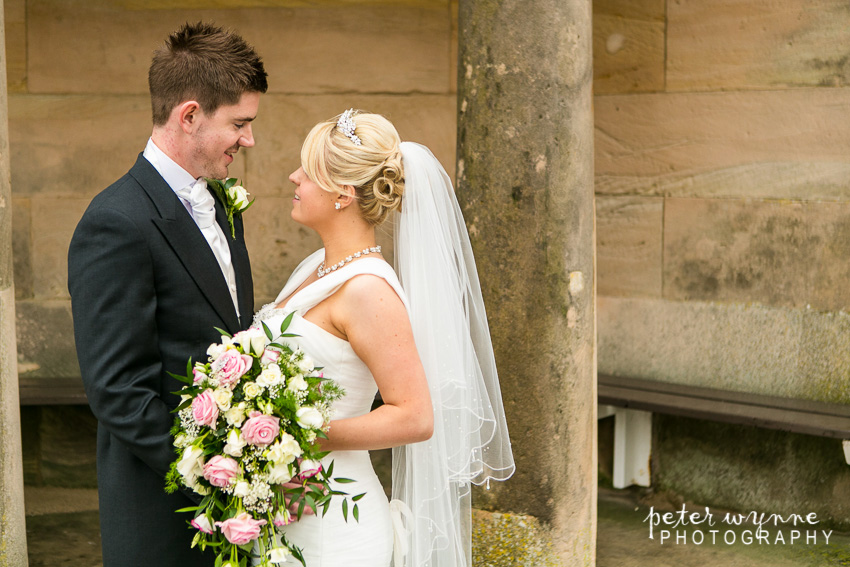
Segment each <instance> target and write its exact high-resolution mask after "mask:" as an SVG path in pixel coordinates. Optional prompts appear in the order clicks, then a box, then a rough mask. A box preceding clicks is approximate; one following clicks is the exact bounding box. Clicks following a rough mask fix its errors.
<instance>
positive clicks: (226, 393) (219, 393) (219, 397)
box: [213, 388, 233, 411]
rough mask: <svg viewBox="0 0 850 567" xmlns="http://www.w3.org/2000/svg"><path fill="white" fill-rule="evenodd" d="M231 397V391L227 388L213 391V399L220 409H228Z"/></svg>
mask: <svg viewBox="0 0 850 567" xmlns="http://www.w3.org/2000/svg"><path fill="white" fill-rule="evenodd" d="M232 398H233V392H231V391H230V390H228V389H227V388H218V389H216V390H214V391H213V399H215V403H216V405H217V406H218V409H220V410H221V411H227V410H229V409H230V400H231V399H232Z"/></svg>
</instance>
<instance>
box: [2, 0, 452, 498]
mask: <svg viewBox="0 0 850 567" xmlns="http://www.w3.org/2000/svg"><path fill="white" fill-rule="evenodd" d="M5 16H6V34H7V35H6V45H7V49H8V61H7V69H8V88H9V131H10V145H11V162H12V197H13V198H12V209H13V249H14V272H15V274H14V275H15V292H16V307H17V336H18V355H19V357H18V358H19V360H18V363H19V364H18V366H19V374H20V376H21V377H26V378H67V379H77V380H78V376H79V368H78V365H77V360H76V356H75V350H74V344H73V334H72V323H71V311H70V300H69V295H68V290H67V285H66V278H67V250H68V244H69V242H70V239H71V235H72V233H73V230H74V228H75V226H76V224H77V222H78V221H79V219H80V217H81V216H82V213H83V211H84V210H85V208H86V207H87V205H88V203H89V201H90V200H91V198H92V197H93V196H94V195H95V194H97V193H98V192H99V191H100V190H101V189H103V188H105V187H106V186H107V185H108V184H109V183H111V182H112V181H114V180H115V179H117V178H118V177H120V176H121V175H123V174H124V173H125V172H126V171H127V170H128V169H129V168H130V166H132V164H133V163H134V161H135V159H136V155H137V154H138V153H139V152H140V151H141V150H142V149H143V148H144V145H145V143H146V142H147V138H148V136H149V135H150V130H151V123H150V103H149V97H148V94H147V70H148V66H149V64H150V57H151V54H152V53H153V50H154V49H155V48H156V47H158V46H159V45H160V43H161V42H162V41H163V40H164V38H165V37H166V36H167V35H168V34H169V33H170V32H171V31H173V30H174V29H176V28H177V27H179V26H180V25H181V24H182V23H183V22H186V21H197V20H202V19H203V20H212V21H215V22H216V23H218V24H219V25H224V26H228V27H232V28H234V29H236V30H237V31H239V32H240V33H241V34H242V35H243V36H244V37H245V39H246V40H248V41H249V42H250V43H252V44H253V45H254V46H255V47H256V48H257V50H258V52H259V53H260V54H261V55H262V56H263V59H264V62H265V65H266V70H267V71H268V73H269V92H268V94H266V95H265V96H264V97H263V98H262V101H261V103H260V111H259V116H258V118H257V121H256V122H255V124H254V133H255V138H256V141H257V145H256V147H255V148H253V149H250V150H248V151H243V152H240V153H239V154H238V157H237V160H236V162H235V164H234V166H233V167H231V171H230V173H231V175H235V176H237V177H240V178H242V179H243V181H244V184H245V186H246V187H247V188H248V190H249V191H250V192H251V193H252V194H253V195H254V196H255V197H256V198H257V201H256V203H255V204H254V206H253V207H252V208H251V210H250V211H249V212H248V213H247V214H246V238H247V241H248V247H249V251H250V254H251V260H252V267H253V270H254V282H255V285H256V290H255V292H256V293H255V296H256V300H257V304H258V305H261V304H263V303H265V302H267V301H270V300H271V299H273V298H274V297H275V296H276V295H277V293H278V291H279V290H280V288H281V287H282V286H283V283H284V282H285V280H286V278H287V277H288V276H289V273H290V272H291V270H292V269H293V268H294V267H295V266H296V265H297V263H298V262H299V261H300V260H301V259H302V258H303V257H304V256H305V255H307V254H308V253H309V252H312V251H313V250H315V249H316V248H318V247H319V246H320V242H319V240H318V239H317V238H316V237H315V236H313V235H311V234H309V233H308V232H307V231H306V230H305V229H303V228H301V227H299V226H297V225H295V224H294V223H293V222H292V221H291V219H290V218H289V210H290V208H291V203H290V199H291V195H292V186H291V184H290V183H289V181H288V180H287V177H288V175H289V173H290V172H291V171H293V170H294V169H295V168H297V167H298V163H299V150H300V145H301V141H302V140H303V138H304V136H305V135H306V134H307V132H308V131H309V129H310V128H311V127H312V126H313V124H315V123H316V122H318V121H319V120H322V119H324V118H328V117H330V116H333V115H335V114H337V113H339V112H341V111H343V110H345V109H346V108H349V107H355V108H361V109H367V110H370V111H373V112H379V113H382V114H385V115H386V116H388V117H389V118H390V119H392V120H393V121H394V122H395V124H396V125H397V127H398V129H399V132H400V134H401V136H402V138H403V139H407V140H413V141H418V142H421V143H424V144H426V145H428V146H429V147H431V148H432V150H433V151H434V153H435V155H436V156H437V157H438V158H439V159H440V160H441V161H442V162H443V163H444V164H445V166H446V168H447V169H448V170H449V171H450V172H453V171H454V161H455V139H456V123H457V119H456V82H457V81H456V76H457V71H456V59H457V51H456V46H457V40H456V38H457V1H456V0H381V1H375V0H362V1H356V2H351V1H346V0H338V1H328V2H310V1H303V0H279V1H275V2H269V1H267V0H238V1H234V0H206V1H202V0H178V1H173V0H168V1H166V0H145V1H140V0H139V1H137V0H70V1H69V0H7V1H6V2H5ZM383 239H384V240H386V238H385V237H383ZM390 255H391V252H390ZM23 418H24V436H25V443H24V445H25V458H24V461H25V473H26V479H27V482H28V483H30V484H53V485H65V486H68V485H77V486H87V485H89V486H90V485H93V483H94V482H95V479H94V476H93V470H94V469H93V466H94V440H93V439H94V437H93V435H94V419H93V417H92V416H91V413H90V412H89V411H88V409H87V408H57V407H55V406H54V407H50V406H44V407H40V408H39V407H33V408H25V411H24V412H23ZM68 431H74V435H75V436H78V437H80V438H81V439H83V440H82V441H81V440H80V439H77V438H76V437H75V438H74V439H70V438H69V437H68V433H67V432H68Z"/></svg>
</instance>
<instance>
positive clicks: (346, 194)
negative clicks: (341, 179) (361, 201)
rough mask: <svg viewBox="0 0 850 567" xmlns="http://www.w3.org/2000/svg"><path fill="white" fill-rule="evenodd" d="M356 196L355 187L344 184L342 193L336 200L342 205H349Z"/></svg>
mask: <svg viewBox="0 0 850 567" xmlns="http://www.w3.org/2000/svg"><path fill="white" fill-rule="evenodd" d="M354 196H355V192H354V187H353V186H352V185H343V186H342V194H341V195H339V196H338V197H337V198H336V202H337V203H339V205H340V207H347V206H349V205H351V203H353V202H354Z"/></svg>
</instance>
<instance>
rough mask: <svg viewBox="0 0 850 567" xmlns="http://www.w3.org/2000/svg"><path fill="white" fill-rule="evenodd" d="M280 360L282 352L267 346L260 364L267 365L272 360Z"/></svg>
mask: <svg viewBox="0 0 850 567" xmlns="http://www.w3.org/2000/svg"><path fill="white" fill-rule="evenodd" d="M278 360H280V352H279V351H277V350H274V349H269V348H267V349H266V350H264V351H263V357H262V358H261V359H260V364H262V365H263V366H266V365H268V364H271V363H272V362H277V361H278Z"/></svg>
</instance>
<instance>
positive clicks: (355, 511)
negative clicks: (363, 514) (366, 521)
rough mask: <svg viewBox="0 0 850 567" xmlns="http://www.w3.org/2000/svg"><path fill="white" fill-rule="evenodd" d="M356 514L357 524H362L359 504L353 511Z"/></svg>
mask: <svg viewBox="0 0 850 567" xmlns="http://www.w3.org/2000/svg"><path fill="white" fill-rule="evenodd" d="M351 512H352V513H353V514H354V519H355V520H356V521H357V523H358V524H359V523H360V509H359V508H357V504H355V505H354V510H352V511H351Z"/></svg>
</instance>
